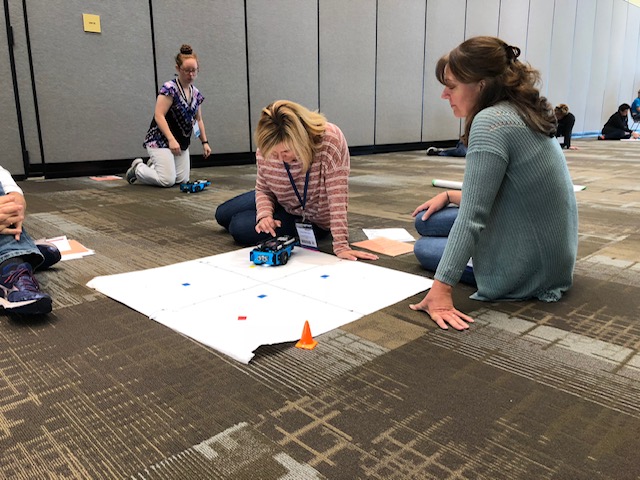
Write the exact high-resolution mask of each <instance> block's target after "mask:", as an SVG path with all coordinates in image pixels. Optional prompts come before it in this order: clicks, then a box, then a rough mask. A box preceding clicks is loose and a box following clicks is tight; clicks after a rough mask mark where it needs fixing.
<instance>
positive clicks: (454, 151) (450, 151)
mask: <svg viewBox="0 0 640 480" xmlns="http://www.w3.org/2000/svg"><path fill="white" fill-rule="evenodd" d="M438 156H440V157H466V156H467V147H466V145H465V144H464V143H462V141H461V140H458V143H457V144H456V146H455V147H454V148H447V149H445V150H442V151H441V152H438Z"/></svg>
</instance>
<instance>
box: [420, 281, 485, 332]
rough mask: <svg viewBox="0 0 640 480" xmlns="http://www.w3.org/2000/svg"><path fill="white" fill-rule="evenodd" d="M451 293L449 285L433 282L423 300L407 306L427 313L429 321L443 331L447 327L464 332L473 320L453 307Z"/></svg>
mask: <svg viewBox="0 0 640 480" xmlns="http://www.w3.org/2000/svg"><path fill="white" fill-rule="evenodd" d="M451 291H452V287H451V285H447V284H446V283H442V282H440V281H438V280H434V281H433V286H432V287H431V290H429V292H427V295H426V296H425V297H424V299H422V301H421V302H420V303H416V304H412V305H409V308H411V310H421V311H423V312H426V313H428V314H429V316H430V317H431V320H433V321H434V322H436V324H437V325H438V326H439V327H440V328H442V329H444V330H448V329H449V327H448V325H451V326H452V327H453V328H455V329H456V330H466V329H467V328H469V323H473V318H471V317H470V316H468V315H465V314H464V313H462V312H461V311H459V310H457V309H456V308H455V307H454V306H453V298H452V297H451Z"/></svg>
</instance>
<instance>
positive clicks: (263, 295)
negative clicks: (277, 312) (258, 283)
mask: <svg viewBox="0 0 640 480" xmlns="http://www.w3.org/2000/svg"><path fill="white" fill-rule="evenodd" d="M264 297H266V295H265V294H264V293H263V294H262V295H258V298H264Z"/></svg>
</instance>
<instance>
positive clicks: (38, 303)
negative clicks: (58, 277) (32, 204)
mask: <svg viewBox="0 0 640 480" xmlns="http://www.w3.org/2000/svg"><path fill="white" fill-rule="evenodd" d="M26 208H27V204H26V202H25V199H24V195H23V194H22V189H21V188H20V187H19V186H18V185H17V184H16V182H15V181H14V180H13V177H12V176H11V173H9V171H8V170H6V169H4V168H3V167H0V306H1V307H3V308H4V309H5V311H6V312H7V313H16V314H21V315H42V314H45V313H49V312H51V297H50V296H49V295H47V294H46V293H44V292H42V291H40V285H39V284H38V281H37V280H36V279H35V277H34V276H33V271H34V270H35V269H36V268H39V269H41V270H42V269H45V268H49V267H50V266H52V265H53V264H55V263H57V262H58V261H59V260H60V258H61V255H60V251H59V250H58V248H57V247H56V246H55V245H53V244H51V243H47V242H45V241H38V242H34V241H33V240H32V239H31V237H30V236H29V235H28V234H27V232H26V231H25V230H24V228H23V227H22V222H23V221H24V216H25V211H26Z"/></svg>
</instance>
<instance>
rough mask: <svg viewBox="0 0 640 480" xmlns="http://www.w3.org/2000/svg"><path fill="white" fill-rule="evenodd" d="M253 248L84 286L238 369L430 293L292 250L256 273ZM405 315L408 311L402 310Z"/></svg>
mask: <svg viewBox="0 0 640 480" xmlns="http://www.w3.org/2000/svg"><path fill="white" fill-rule="evenodd" d="M250 252H251V248H245V249H242V250H237V251H234V252H229V253H224V254H221V255H214V256H211V257H205V258H201V259H198V260H192V261H189V262H182V263H176V264H173V265H168V266H166V267H159V268H152V269H149V270H141V271H136V272H131V273H122V274H118V275H109V276H102V277H96V278H94V279H93V280H91V281H90V282H89V283H88V284H87V285H88V286H89V287H91V288H94V289H96V290H98V291H99V292H101V293H103V294H104V295H107V296H108V297H111V298H113V299H114V300H117V301H119V302H121V303H123V304H125V305H127V306H129V307H131V308H133V309H134V310H137V311H138V312H140V313H143V314H144V315H147V316H148V317H149V318H151V319H153V320H155V321H157V322H159V323H162V324H163V325H166V326H167V327H169V328H172V329H174V330H176V331H178V332H180V333H182V334H184V335H187V336H188V337H191V338H193V339H194V340H197V341H198V342H200V343H202V344H204V345H207V346H209V347H212V348H214V349H216V350H218V351H220V352H222V353H224V354H226V355H228V356H230V357H232V358H234V359H236V360H238V361H239V362H242V363H249V361H250V360H251V358H253V355H254V354H253V351H254V350H255V349H257V348H258V347H259V346H260V345H271V344H274V343H283V342H292V341H297V340H299V339H300V335H301V334H302V329H303V327H304V322H305V321H307V320H308V321H309V325H310V327H311V333H312V334H313V335H314V336H316V335H320V334H322V333H326V332H328V331H330V330H333V329H335V328H338V327H340V326H342V325H345V324H347V323H350V322H353V321H354V320H357V319H358V318H360V317H362V316H364V315H367V314H370V313H373V312H375V311H377V310H380V309H381V308H384V307H386V306H389V305H393V304H394V303H397V302H399V301H401V300H404V299H405V298H407V297H410V296H412V295H415V294H417V293H420V292H422V291H425V290H427V289H429V288H431V285H432V283H433V281H432V280H430V279H428V278H426V277H422V276H419V275H412V274H409V273H404V272H399V271H397V270H392V269H389V268H384V267H379V266H376V265H375V264H374V263H365V262H363V261H357V262H352V261H348V260H341V259H339V258H337V257H335V256H333V255H328V254H326V253H320V252H315V251H311V250H305V249H302V248H299V247H296V248H295V249H294V251H293V255H292V256H291V258H290V259H289V262H288V263H287V264H286V265H282V266H278V267H270V266H264V265H261V266H256V265H254V264H253V263H252V262H251V261H250V260H249V253H250ZM407 308H409V307H408V305H407Z"/></svg>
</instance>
